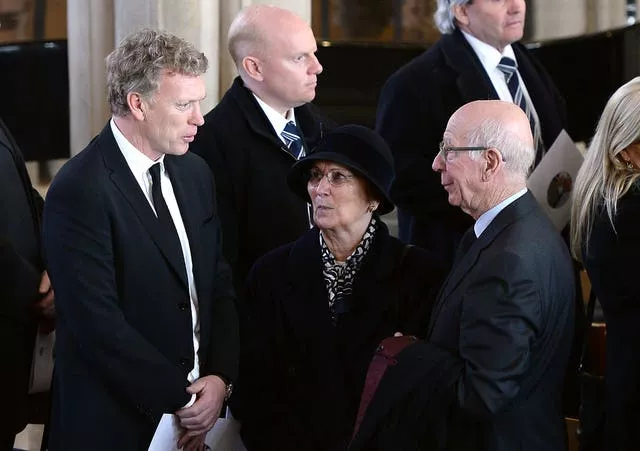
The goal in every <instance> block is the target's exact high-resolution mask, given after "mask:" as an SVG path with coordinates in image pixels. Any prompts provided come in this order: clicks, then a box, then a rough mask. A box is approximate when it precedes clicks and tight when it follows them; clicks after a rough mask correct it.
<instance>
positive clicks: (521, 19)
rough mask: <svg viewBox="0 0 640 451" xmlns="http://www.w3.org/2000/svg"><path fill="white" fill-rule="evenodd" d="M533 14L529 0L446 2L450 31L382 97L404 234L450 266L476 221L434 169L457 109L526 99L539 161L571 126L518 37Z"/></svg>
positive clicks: (441, 2)
mask: <svg viewBox="0 0 640 451" xmlns="http://www.w3.org/2000/svg"><path fill="white" fill-rule="evenodd" d="M525 12H526V5H525V0H502V1H495V0H473V1H470V0H438V10H437V12H436V14H435V21H436V24H437V25H438V28H439V29H440V31H441V32H442V33H443V36H442V37H441V38H440V40H439V41H438V42H437V43H436V44H435V45H433V46H432V47H431V48H430V49H428V50H427V51H426V52H425V53H424V54H422V55H421V56H419V57H417V58H416V59H414V60H413V61H411V62H410V63H409V64H408V65H406V66H405V67H403V68H401V69H400V70H399V71H398V72H396V73H395V74H394V75H393V76H392V77H391V78H390V79H389V80H388V81H387V83H386V84H385V86H384V88H383V90H382V93H381V96H380V100H379V105H378V115H377V125H376V128H377V130H378V132H379V133H380V134H381V135H382V136H383V137H384V138H385V139H386V140H387V142H388V143H389V146H390V147H391V150H392V152H393V155H394V159H395V165H396V179H395V182H394V185H393V187H392V192H391V196H392V199H393V201H394V202H395V203H396V205H397V206H398V207H399V213H398V217H399V225H400V237H401V238H402V239H403V240H405V241H408V242H411V243H414V244H416V245H419V246H422V247H425V248H427V249H429V250H431V251H433V252H435V253H437V254H438V255H440V256H441V257H442V258H443V260H445V261H448V262H449V264H451V262H452V261H453V256H454V253H455V250H456V248H457V246H458V243H459V241H460V238H461V236H462V233H463V232H464V231H465V230H466V229H467V227H468V226H469V225H470V221H469V218H468V217H467V216H465V215H464V214H462V212H460V211H459V210H456V209H454V208H453V207H451V206H449V205H448V204H447V201H446V198H445V196H444V193H443V191H442V189H440V186H439V184H438V177H437V176H436V174H434V173H432V172H431V171H430V170H429V167H430V165H431V161H432V160H433V157H434V156H435V154H436V153H437V152H438V143H439V141H440V139H441V137H442V132H443V131H444V129H445V125H446V123H447V120H448V119H449V117H450V116H451V114H452V113H453V112H454V111H455V110H456V109H457V108H459V107H460V106H462V105H463V104H465V103H467V102H470V101H473V100H486V99H500V100H504V101H508V102H514V103H516V104H517V105H520V106H521V108H523V110H526V111H527V115H528V117H529V122H530V126H531V127H532V132H533V133H534V136H535V137H536V148H537V156H536V159H535V160H536V161H538V160H539V159H540V158H541V157H542V155H543V154H544V151H545V149H547V148H549V146H551V144H552V143H553V141H554V140H555V139H556V137H557V135H558V133H559V132H560V131H561V130H562V129H563V128H565V107H564V102H563V100H562V99H561V97H560V95H559V94H558V92H557V90H556V88H555V86H554V85H553V82H552V81H551V79H550V78H549V76H548V75H547V73H546V72H545V70H544V69H543V68H542V67H541V66H540V64H539V63H538V62H537V61H536V60H535V59H534V58H533V57H532V56H531V55H530V54H529V53H528V52H527V50H526V49H525V47H524V46H523V45H522V44H520V43H518V42H516V41H518V40H519V39H521V38H522V35H523V30H524V23H525Z"/></svg>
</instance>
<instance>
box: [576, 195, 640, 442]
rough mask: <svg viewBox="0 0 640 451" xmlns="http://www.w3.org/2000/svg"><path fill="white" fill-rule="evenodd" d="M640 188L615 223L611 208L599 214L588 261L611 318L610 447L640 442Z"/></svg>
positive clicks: (608, 361)
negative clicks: (639, 268) (639, 265)
mask: <svg viewBox="0 0 640 451" xmlns="http://www.w3.org/2000/svg"><path fill="white" fill-rule="evenodd" d="M639 221H640V188H639V187H638V186H634V187H633V188H632V189H631V191H630V192H629V193H627V194H626V195H625V196H623V197H622V198H621V199H620V201H619V202H618V211H617V212H616V216H615V218H614V223H615V229H614V228H613V227H612V225H611V222H610V221H609V217H608V215H607V213H606V210H604V209H601V210H600V211H599V214H598V217H597V218H596V219H595V222H594V224H593V229H592V231H591V236H590V237H589V245H588V248H587V249H585V251H584V264H585V268H586V269H587V273H588V274H589V279H590V280H591V284H592V287H593V290H594V293H595V295H596V296H597V298H598V300H599V301H600V304H601V305H602V310H603V312H604V316H605V320H606V323H607V345H606V369H605V400H606V402H605V411H606V440H605V443H606V444H607V450H610V451H631V450H634V449H637V448H638V444H639V443H640V327H638V324H639V323H640V291H639V290H638V285H636V277H638V275H637V273H636V271H635V264H636V261H637V259H638V254H637V252H638V251H639V250H640V227H638V224H639Z"/></svg>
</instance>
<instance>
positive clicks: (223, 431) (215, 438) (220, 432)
mask: <svg viewBox="0 0 640 451" xmlns="http://www.w3.org/2000/svg"><path fill="white" fill-rule="evenodd" d="M181 434H182V430H181V428H180V424H179V423H178V417H176V416H175V415H172V414H168V413H165V414H164V415H162V418H161V419H160V423H159V424H158V427H157V428H156V432H155V434H154V435H153V439H152V440H151V445H150V446H149V451H178V440H179V439H180V435H181ZM204 443H205V445H206V446H205V449H207V450H212V451H244V449H245V448H244V446H243V445H242V441H241V440H240V423H239V422H238V421H237V420H234V419H233V417H232V416H231V413H230V412H229V410H228V409H227V412H226V418H218V420H217V421H216V423H215V424H214V425H213V428H211V430H210V431H209V432H208V433H207V436H206V437H205V439H204Z"/></svg>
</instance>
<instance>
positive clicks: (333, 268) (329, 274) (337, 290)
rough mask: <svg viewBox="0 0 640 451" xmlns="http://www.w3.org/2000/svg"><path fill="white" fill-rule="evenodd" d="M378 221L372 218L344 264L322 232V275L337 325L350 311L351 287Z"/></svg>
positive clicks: (332, 319) (333, 318) (332, 314)
mask: <svg viewBox="0 0 640 451" xmlns="http://www.w3.org/2000/svg"><path fill="white" fill-rule="evenodd" d="M377 226H378V220H377V219H376V218H375V217H373V216H372V217H371V222H369V226H368V227H367V230H366V232H365V233H364V236H363V237H362V240H360V243H359V244H358V246H357V247H356V249H355V250H354V251H353V253H352V254H351V255H350V256H349V257H347V259H346V260H345V261H344V262H337V261H336V259H335V257H334V256H333V254H332V253H331V251H330V250H329V247H327V244H326V243H325V241H324V238H323V237H322V232H320V249H321V252H322V266H323V269H322V274H323V275H324V281H325V283H326V285H327V291H328V292H329V311H330V312H331V321H332V322H333V324H334V325H335V324H336V323H337V321H338V315H339V314H341V313H345V312H348V311H349V305H348V298H349V296H350V295H351V286H352V285H353V279H355V277H356V274H357V273H358V270H359V269H360V266H361V265H362V261H363V260H364V257H365V255H367V252H368V251H369V248H370V247H371V242H372V241H373V237H374V235H375V233H376V229H377Z"/></svg>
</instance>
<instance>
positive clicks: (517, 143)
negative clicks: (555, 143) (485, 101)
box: [467, 117, 536, 179]
mask: <svg viewBox="0 0 640 451" xmlns="http://www.w3.org/2000/svg"><path fill="white" fill-rule="evenodd" d="M467 142H468V145H469V146H474V147H475V146H478V147H495V148H496V149H498V150H499V151H500V153H501V154H502V158H503V159H504V162H505V163H504V166H505V168H506V169H507V170H508V171H509V172H510V173H511V174H512V175H514V176H516V177H519V178H523V179H526V177H527V175H529V171H530V170H531V167H532V166H533V163H534V161H535V158H536V150H535V148H534V147H533V145H532V144H530V143H527V142H525V141H523V139H522V137H521V136H519V135H518V134H517V133H514V132H513V131H511V130H510V129H509V128H508V127H506V126H505V125H504V123H502V122H500V121H498V120H496V119H494V118H491V117H488V118H485V119H483V120H482V121H481V122H480V124H479V125H478V127H475V128H474V129H473V130H472V131H471V132H470V133H469V135H468V136H467ZM471 154H472V157H473V158H477V157H478V156H479V155H480V154H481V151H479V152H471Z"/></svg>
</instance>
